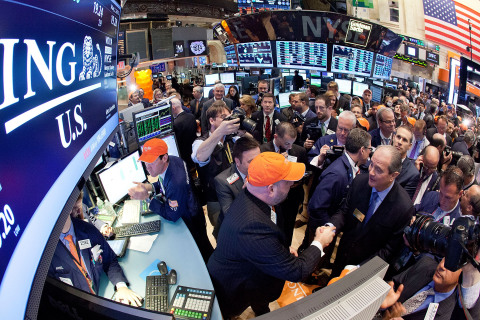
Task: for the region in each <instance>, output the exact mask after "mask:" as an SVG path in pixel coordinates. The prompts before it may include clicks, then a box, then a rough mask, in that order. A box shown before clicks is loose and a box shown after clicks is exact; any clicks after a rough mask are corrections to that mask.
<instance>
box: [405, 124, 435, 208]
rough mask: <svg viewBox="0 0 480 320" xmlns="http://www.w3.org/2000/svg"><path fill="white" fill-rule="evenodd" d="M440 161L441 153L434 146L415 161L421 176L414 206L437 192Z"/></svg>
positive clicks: (428, 147) (429, 147)
mask: <svg viewBox="0 0 480 320" xmlns="http://www.w3.org/2000/svg"><path fill="white" fill-rule="evenodd" d="M419 121H420V120H419ZM439 161H440V153H439V152H438V149H437V148H435V147H434V146H427V147H426V148H425V149H424V150H423V152H422V153H421V154H420V155H419V156H418V158H417V160H416V161H415V167H416V168H417V170H418V171H419V172H420V174H419V179H418V184H417V186H416V188H415V193H414V195H413V198H412V201H413V204H414V205H416V204H419V203H420V202H421V201H422V198H423V196H424V195H425V194H426V193H427V192H429V191H432V190H437V188H438V184H439V183H440V181H437V180H438V172H437V166H438V162H439Z"/></svg>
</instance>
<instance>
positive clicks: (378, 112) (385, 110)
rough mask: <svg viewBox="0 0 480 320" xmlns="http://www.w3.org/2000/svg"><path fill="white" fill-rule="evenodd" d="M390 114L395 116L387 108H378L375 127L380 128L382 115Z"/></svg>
mask: <svg viewBox="0 0 480 320" xmlns="http://www.w3.org/2000/svg"><path fill="white" fill-rule="evenodd" d="M385 112H386V113H390V114H391V115H392V116H395V115H394V113H393V110H392V109H390V108H388V107H385V108H380V109H379V110H378V111H377V125H378V126H379V127H380V121H382V120H383V114H384V113H385Z"/></svg>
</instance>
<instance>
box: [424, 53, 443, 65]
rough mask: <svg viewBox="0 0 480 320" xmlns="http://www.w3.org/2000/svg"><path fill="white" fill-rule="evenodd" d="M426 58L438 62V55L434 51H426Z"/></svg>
mask: <svg viewBox="0 0 480 320" xmlns="http://www.w3.org/2000/svg"><path fill="white" fill-rule="evenodd" d="M426 60H427V61H428V62H431V63H434V64H440V56H439V55H438V54H437V53H434V52H430V51H427V54H426Z"/></svg>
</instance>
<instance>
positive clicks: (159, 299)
mask: <svg viewBox="0 0 480 320" xmlns="http://www.w3.org/2000/svg"><path fill="white" fill-rule="evenodd" d="M145 309H148V310H153V311H159V312H167V311H168V278H167V275H166V274H162V275H159V276H147V285H146V287H145Z"/></svg>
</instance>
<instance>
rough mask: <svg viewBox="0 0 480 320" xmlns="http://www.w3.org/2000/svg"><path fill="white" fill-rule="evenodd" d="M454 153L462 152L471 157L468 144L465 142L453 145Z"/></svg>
mask: <svg viewBox="0 0 480 320" xmlns="http://www.w3.org/2000/svg"><path fill="white" fill-rule="evenodd" d="M452 151H458V152H461V153H463V154H464V155H467V156H469V155H470V152H468V146H467V143H466V142H465V141H463V140H462V141H458V142H455V143H454V144H453V145H452Z"/></svg>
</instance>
